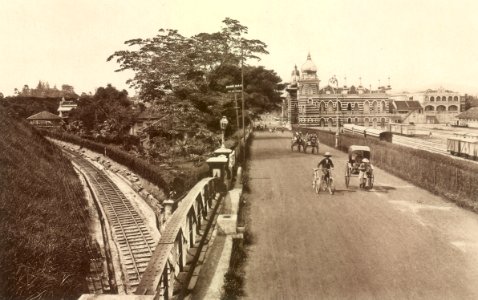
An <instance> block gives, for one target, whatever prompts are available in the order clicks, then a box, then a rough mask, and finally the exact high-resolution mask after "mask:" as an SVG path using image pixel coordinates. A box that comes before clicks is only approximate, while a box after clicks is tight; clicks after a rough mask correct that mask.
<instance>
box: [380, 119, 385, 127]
mask: <svg viewBox="0 0 478 300" xmlns="http://www.w3.org/2000/svg"><path fill="white" fill-rule="evenodd" d="M380 127H382V128H385V118H381V119H380Z"/></svg>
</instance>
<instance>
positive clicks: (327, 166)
mask: <svg viewBox="0 0 478 300" xmlns="http://www.w3.org/2000/svg"><path fill="white" fill-rule="evenodd" d="M331 156H332V154H330V152H325V154H324V158H323V159H322V160H321V161H320V162H319V163H318V164H317V168H319V169H322V172H323V175H322V176H320V178H319V186H320V184H321V181H322V177H323V178H324V180H325V181H327V179H328V177H329V176H330V170H332V169H333V168H334V163H333V162H332V160H331V159H330V157H331Z"/></svg>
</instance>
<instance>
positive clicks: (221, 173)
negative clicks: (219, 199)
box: [206, 155, 228, 190]
mask: <svg viewBox="0 0 478 300" xmlns="http://www.w3.org/2000/svg"><path fill="white" fill-rule="evenodd" d="M206 162H207V164H208V165H209V170H210V172H211V176H212V177H218V178H220V179H221V180H220V181H221V183H222V190H225V184H224V180H225V178H226V167H227V162H228V159H227V157H226V156H224V155H219V156H217V157H211V158H209V159H208V160H206Z"/></svg>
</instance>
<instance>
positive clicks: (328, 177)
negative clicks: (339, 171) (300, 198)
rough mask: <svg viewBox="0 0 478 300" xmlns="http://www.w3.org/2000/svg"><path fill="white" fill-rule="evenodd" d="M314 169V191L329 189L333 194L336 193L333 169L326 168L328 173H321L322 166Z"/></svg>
mask: <svg viewBox="0 0 478 300" xmlns="http://www.w3.org/2000/svg"><path fill="white" fill-rule="evenodd" d="M313 170H314V180H313V181H312V188H313V189H314V191H315V192H316V193H317V194H318V193H319V192H320V190H321V189H322V190H323V191H326V190H328V191H329V194H331V195H333V194H334V193H335V185H334V178H333V177H332V172H331V170H333V169H325V170H326V174H319V170H322V169H320V168H314V169H313ZM319 181H320V183H319ZM324 183H325V184H324Z"/></svg>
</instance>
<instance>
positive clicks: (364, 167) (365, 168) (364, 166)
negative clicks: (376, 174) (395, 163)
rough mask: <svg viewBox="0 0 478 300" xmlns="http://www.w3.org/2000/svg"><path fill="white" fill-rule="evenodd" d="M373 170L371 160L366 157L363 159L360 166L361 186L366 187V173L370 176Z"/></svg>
mask: <svg viewBox="0 0 478 300" xmlns="http://www.w3.org/2000/svg"><path fill="white" fill-rule="evenodd" d="M372 170H373V168H372V165H371V164H370V161H369V160H368V159H366V158H364V159H362V163H361V164H360V166H359V182H360V187H361V188H364V187H365V181H364V177H365V174H367V177H368V176H370V174H371V172H372Z"/></svg>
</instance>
